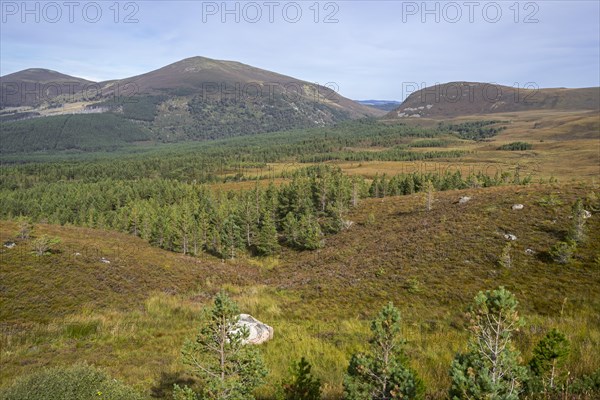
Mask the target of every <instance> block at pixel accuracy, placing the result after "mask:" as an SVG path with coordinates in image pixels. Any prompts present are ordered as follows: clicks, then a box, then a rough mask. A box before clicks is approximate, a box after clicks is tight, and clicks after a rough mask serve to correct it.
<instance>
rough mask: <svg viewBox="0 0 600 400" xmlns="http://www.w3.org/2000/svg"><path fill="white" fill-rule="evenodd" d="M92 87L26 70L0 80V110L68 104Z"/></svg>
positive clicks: (82, 81)
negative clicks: (47, 104)
mask: <svg viewBox="0 0 600 400" xmlns="http://www.w3.org/2000/svg"><path fill="white" fill-rule="evenodd" d="M92 84H94V82H92V81H88V80H86V79H82V78H77V77H75V76H70V75H65V74H61V73H60V72H56V71H52V70H49V69H42V68H30V69H25V70H23V71H19V72H15V73H13V74H8V75H4V76H2V77H0V108H4V107H21V106H40V105H42V104H44V103H52V102H54V101H59V102H63V101H68V100H69V99H72V98H73V97H74V96H75V95H79V94H80V93H81V92H82V91H84V90H85V88H86V85H92ZM61 97H62V99H60V98H61Z"/></svg>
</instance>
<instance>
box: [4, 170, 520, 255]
mask: <svg viewBox="0 0 600 400" xmlns="http://www.w3.org/2000/svg"><path fill="white" fill-rule="evenodd" d="M288 179H289V182H288V183H284V184H282V185H279V186H276V185H275V184H274V183H273V182H272V181H271V183H269V184H268V185H267V186H266V187H263V186H261V185H260V184H259V182H258V181H257V182H256V184H255V186H254V188H252V189H250V190H239V191H222V190H215V189H210V188H208V187H207V186H205V185H202V184H198V183H185V182H180V181H177V180H173V179H141V180H113V179H106V180H102V181H98V182H91V183H85V182H79V181H62V182H55V183H52V184H48V185H35V186H33V187H30V188H27V189H20V190H7V189H4V190H1V191H0V217H1V218H16V217H19V216H26V217H29V218H31V219H32V220H33V221H36V222H48V223H52V224H61V225H64V224H74V225H78V226H85V227H91V228H104V229H113V230H117V231H121V232H126V233H129V234H132V235H134V236H137V237H140V238H142V239H144V240H146V241H148V242H149V243H151V244H152V245H154V246H158V247H160V248H163V249H166V250H170V251H175V252H181V253H183V254H190V255H195V256H198V255H200V254H202V253H209V254H213V255H216V256H219V257H222V258H227V259H232V258H236V257H237V256H238V255H239V254H240V253H249V254H252V255H272V254H275V253H277V252H278V250H279V248H280V246H281V245H284V246H288V247H291V248H295V249H299V250H314V249H317V248H319V247H321V246H322V245H323V240H324V237H325V235H327V234H335V233H337V232H340V231H341V230H343V229H345V228H347V227H349V226H350V225H351V221H349V220H348V212H349V211H350V209H351V208H352V207H354V206H356V205H357V204H358V202H359V201H360V199H364V198H368V197H377V198H380V197H386V196H395V195H408V194H412V193H416V192H421V191H424V190H426V188H427V182H429V183H430V184H431V189H433V190H439V191H443V190H449V189H464V188H467V187H487V186H496V185H501V184H507V183H512V184H523V183H527V179H520V178H519V177H518V174H515V175H512V174H511V173H508V172H507V173H503V174H496V175H495V176H494V177H490V176H486V175H485V174H483V173H478V174H471V175H469V176H467V177H463V176H462V174H461V173H460V171H457V172H454V173H450V172H447V173H444V174H434V173H428V174H421V173H412V174H400V175H396V176H392V177H391V178H388V176H387V175H382V176H379V175H377V176H376V177H375V178H374V179H373V180H371V181H370V182H369V181H368V180H366V179H364V178H362V177H357V176H353V177H350V176H347V175H345V174H344V173H343V172H342V170H341V169H340V168H339V167H333V166H328V165H318V166H311V167H306V168H302V169H298V170H295V171H293V172H291V173H289V174H288ZM431 189H430V190H431Z"/></svg>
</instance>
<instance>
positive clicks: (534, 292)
mask: <svg viewBox="0 0 600 400" xmlns="http://www.w3.org/2000/svg"><path fill="white" fill-rule="evenodd" d="M594 191H596V195H597V190H594V189H593V188H590V187H587V186H583V185H561V186H558V185H534V186H531V187H523V186H519V187H514V186H505V187H497V188H488V189H467V190H463V191H448V192H440V193H437V194H436V201H435V203H434V208H433V210H432V211H431V212H425V211H424V210H423V208H422V201H423V200H422V197H421V196H420V195H418V194H417V195H410V196H399V197H386V198H384V199H370V200H365V201H364V202H363V203H362V204H360V205H359V206H358V208H356V209H355V210H354V211H352V212H351V213H350V215H349V219H350V220H352V221H354V223H355V224H354V225H353V226H352V227H351V228H350V229H349V230H347V231H344V232H342V233H340V234H338V235H335V236H332V237H329V238H327V241H326V245H325V247H324V248H323V249H321V250H319V251H311V252H302V253H297V252H295V251H292V250H286V251H284V252H283V253H282V254H281V256H280V257H278V258H265V259H246V258H240V259H238V260H235V261H226V262H221V260H220V259H218V258H215V257H213V256H210V255H203V256H202V257H200V258H194V257H189V256H182V255H180V254H175V253H171V252H167V251H163V250H160V249H156V248H153V247H150V246H149V245H147V244H146V243H144V242H143V241H142V240H140V239H137V238H133V237H132V236H129V235H124V234H115V233H113V232H107V231H103V230H94V229H87V228H77V227H72V226H65V227H60V226H55V225H44V224H40V225H37V226H36V228H35V229H34V235H36V236H38V235H41V234H49V235H51V236H55V237H59V238H60V239H61V243H60V244H58V245H56V246H55V250H54V251H53V252H52V253H51V254H48V255H46V256H44V257H41V258H39V257H35V256H33V255H32V254H30V253H29V251H28V241H27V240H17V241H16V242H17V246H16V247H15V248H12V249H7V248H5V247H2V248H1V250H0V252H1V255H2V257H0V274H1V276H0V278H1V282H2V286H0V289H1V290H0V305H1V306H2V307H1V308H0V309H1V310H2V321H3V325H2V327H3V328H2V329H3V339H2V340H3V342H2V347H3V351H4V353H3V357H2V359H1V361H0V363H1V364H0V366H1V368H0V371H2V372H1V373H0V385H4V384H6V383H7V382H9V381H10V380H11V379H12V378H13V377H15V376H17V375H20V374H23V373H26V372H29V371H32V370H37V369H39V368H41V367H42V366H45V365H59V364H71V363H73V362H75V361H76V360H77V361H82V360H86V361H88V362H90V363H93V364H95V365H98V366H102V367H105V368H107V369H108V370H109V371H110V372H111V374H112V375H113V376H115V377H117V378H119V379H122V380H124V381H125V382H127V383H130V384H134V385H135V386H136V387H137V388H139V389H140V390H142V391H143V392H145V393H147V394H149V395H150V394H151V395H152V396H153V397H154V398H168V394H169V393H170V390H171V388H172V384H173V383H175V382H182V381H186V380H187V379H189V377H188V376H187V375H185V374H184V373H183V367H182V365H181V364H180V361H179V349H180V346H181V344H182V343H183V341H184V340H185V338H188V337H190V336H191V335H192V334H193V333H194V331H195V329H196V327H197V323H198V312H199V309H200V307H201V306H202V305H204V304H207V302H208V301H209V300H210V297H211V295H212V294H214V293H215V292H216V291H217V290H219V288H225V289H226V290H227V291H228V292H230V293H231V294H232V295H233V296H234V297H235V299H236V300H237V301H238V302H239V303H240V305H241V307H242V310H244V311H247V312H250V313H251V314H252V315H254V316H255V317H257V318H259V319H260V320H262V321H264V322H267V323H269V324H270V325H272V326H274V328H275V339H274V340H273V341H272V342H269V343H267V344H266V345H263V346H261V351H262V352H263V353H264V354H265V357H266V360H267V364H268V365H269V367H270V369H271V371H272V375H271V376H270V382H271V384H269V385H267V386H265V387H264V388H262V389H261V392H260V393H261V394H262V396H261V397H260V398H264V399H268V398H273V397H272V394H273V391H274V390H275V387H276V386H277V384H278V382H279V380H280V379H281V377H282V376H283V375H284V374H286V373H287V369H288V367H289V360H290V358H293V359H296V358H299V357H300V356H307V357H308V359H309V360H311V362H313V365H314V367H315V371H316V373H317V374H318V376H321V377H323V379H324V383H325V387H324V389H325V394H326V396H327V398H331V399H337V398H340V394H341V387H340V382H341V378H342V374H343V371H344V369H345V366H346V365H347V363H348V360H349V354H350V353H351V352H352V351H355V350H356V349H358V348H361V342H364V340H365V338H366V335H367V332H368V320H369V319H370V318H371V317H372V316H373V314H374V313H375V311H376V310H377V309H378V307H380V306H381V305H382V304H384V303H386V302H387V301H390V300H393V301H394V302H395V304H397V305H398V306H399V307H400V309H401V310H402V313H403V315H402V316H403V320H404V321H405V327H406V328H405V332H404V335H405V337H406V338H407V341H408V343H407V348H408V349H409V356H410V358H411V359H412V360H413V362H412V363H413V366H414V367H415V368H416V369H417V371H418V372H419V374H420V375H421V376H422V377H423V379H424V380H425V383H426V385H427V387H428V393H429V394H430V395H431V396H432V398H436V399H437V398H442V396H443V394H444V393H445V390H446V389H447V385H448V377H447V369H448V365H449V363H450V360H451V359H452V357H453V356H454V353H455V352H456V351H457V350H459V349H462V348H463V345H464V341H465V331H464V329H463V325H464V315H463V311H464V310H465V309H466V307H467V305H468V303H469V301H470V300H471V299H472V297H473V296H474V295H475V293H476V292H477V291H478V290H481V289H488V288H495V287H497V286H499V285H504V286H506V287H507V288H509V289H510V290H511V291H513V292H514V293H515V294H516V296H517V298H518V299H519V302H520V306H519V310H520V312H521V314H522V315H524V316H525V317H526V321H527V325H526V329H525V330H524V331H523V332H522V333H520V334H519V335H517V338H516V340H517V345H518V347H519V348H520V349H521V350H522V351H523V352H524V357H526V358H527V357H529V354H530V350H531V346H532V344H533V343H535V341H537V340H539V338H540V337H541V336H542V335H543V334H544V333H545V332H546V331H547V330H548V329H550V328H552V327H558V328H559V329H560V330H561V331H563V332H565V333H566V334H567V336H568V338H569V340H571V343H572V346H573V348H572V353H571V357H570V358H569V360H568V363H567V366H566V368H567V369H568V370H569V371H571V373H572V374H573V375H576V376H581V375H582V374H586V373H590V372H592V371H593V370H594V369H597V368H598V367H599V366H600V364H599V363H600V361H599V360H598V358H597V355H595V353H594V351H593V348H597V347H598V346H599V345H600V331H599V330H598V326H599V325H598V321H597V317H598V315H597V313H596V312H595V311H594V310H597V309H598V307H599V306H600V298H599V297H598V291H597V290H596V289H597V287H598V285H599V284H600V281H599V280H598V278H599V277H598V274H597V268H598V264H597V263H598V256H599V253H598V249H597V246H596V245H595V244H594V243H593V240H591V238H593V237H597V236H598V234H600V224H599V220H598V218H597V214H596V213H594V215H593V216H592V218H591V219H589V221H588V223H587V227H586V231H587V236H588V238H589V239H588V240H586V241H585V242H584V243H583V244H582V245H580V246H579V247H578V250H577V253H576V256H575V257H574V259H573V261H572V262H570V263H569V264H567V265H558V264H555V263H553V262H552V261H550V260H549V259H548V249H549V247H550V246H551V245H552V244H553V243H555V242H556V241H557V240H561V239H562V238H563V237H564V235H565V232H566V231H567V230H568V227H569V224H570V221H569V213H570V204H571V202H572V201H573V200H574V199H575V198H577V197H582V198H586V197H587V196H588V195H590V193H592V192H594ZM464 195H467V196H470V197H472V200H471V201H470V202H469V203H467V204H465V205H459V204H457V200H458V198H459V197H461V196H464ZM586 201H587V200H586ZM515 203H522V204H524V205H525V208H524V209H523V210H520V211H515V210H511V206H512V204H515ZM591 205H592V203H587V202H586V207H589V206H591ZM16 228H17V227H16V224H14V223H12V222H2V223H1V224H0V233H1V238H2V241H3V242H4V241H6V240H9V239H12V240H14V239H13V238H14V234H15V233H14V232H15V231H16ZM373 232H377V235H376V236H373ZM505 233H513V234H515V235H516V236H517V238H518V239H517V241H516V242H515V243H514V245H513V256H514V266H513V267H512V268H510V269H506V268H501V267H499V266H498V265H497V260H498V257H499V254H500V252H501V251H502V247H503V246H504V245H505V243H506V241H505V239H504V238H503V235H504V234H505ZM527 249H531V250H532V251H533V252H532V253H530V252H526V250H527ZM102 257H105V259H107V260H109V261H110V264H108V263H104V262H102V261H101V259H102ZM50 272H51V273H50ZM82 305H83V309H82Z"/></svg>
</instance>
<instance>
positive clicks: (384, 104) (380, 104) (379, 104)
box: [356, 100, 401, 111]
mask: <svg viewBox="0 0 600 400" xmlns="http://www.w3.org/2000/svg"><path fill="white" fill-rule="evenodd" d="M356 102H357V103H359V104H362V105H363V106H368V107H372V108H376V109H378V110H383V111H392V110H395V109H396V108H398V106H399V105H400V104H401V102H399V101H396V100H356Z"/></svg>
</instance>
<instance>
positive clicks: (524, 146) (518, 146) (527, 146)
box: [498, 142, 533, 151]
mask: <svg viewBox="0 0 600 400" xmlns="http://www.w3.org/2000/svg"><path fill="white" fill-rule="evenodd" d="M532 148H533V145H532V144H531V143H527V142H512V143H507V144H503V145H502V146H500V147H498V150H509V151H516V150H531V149H532Z"/></svg>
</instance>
